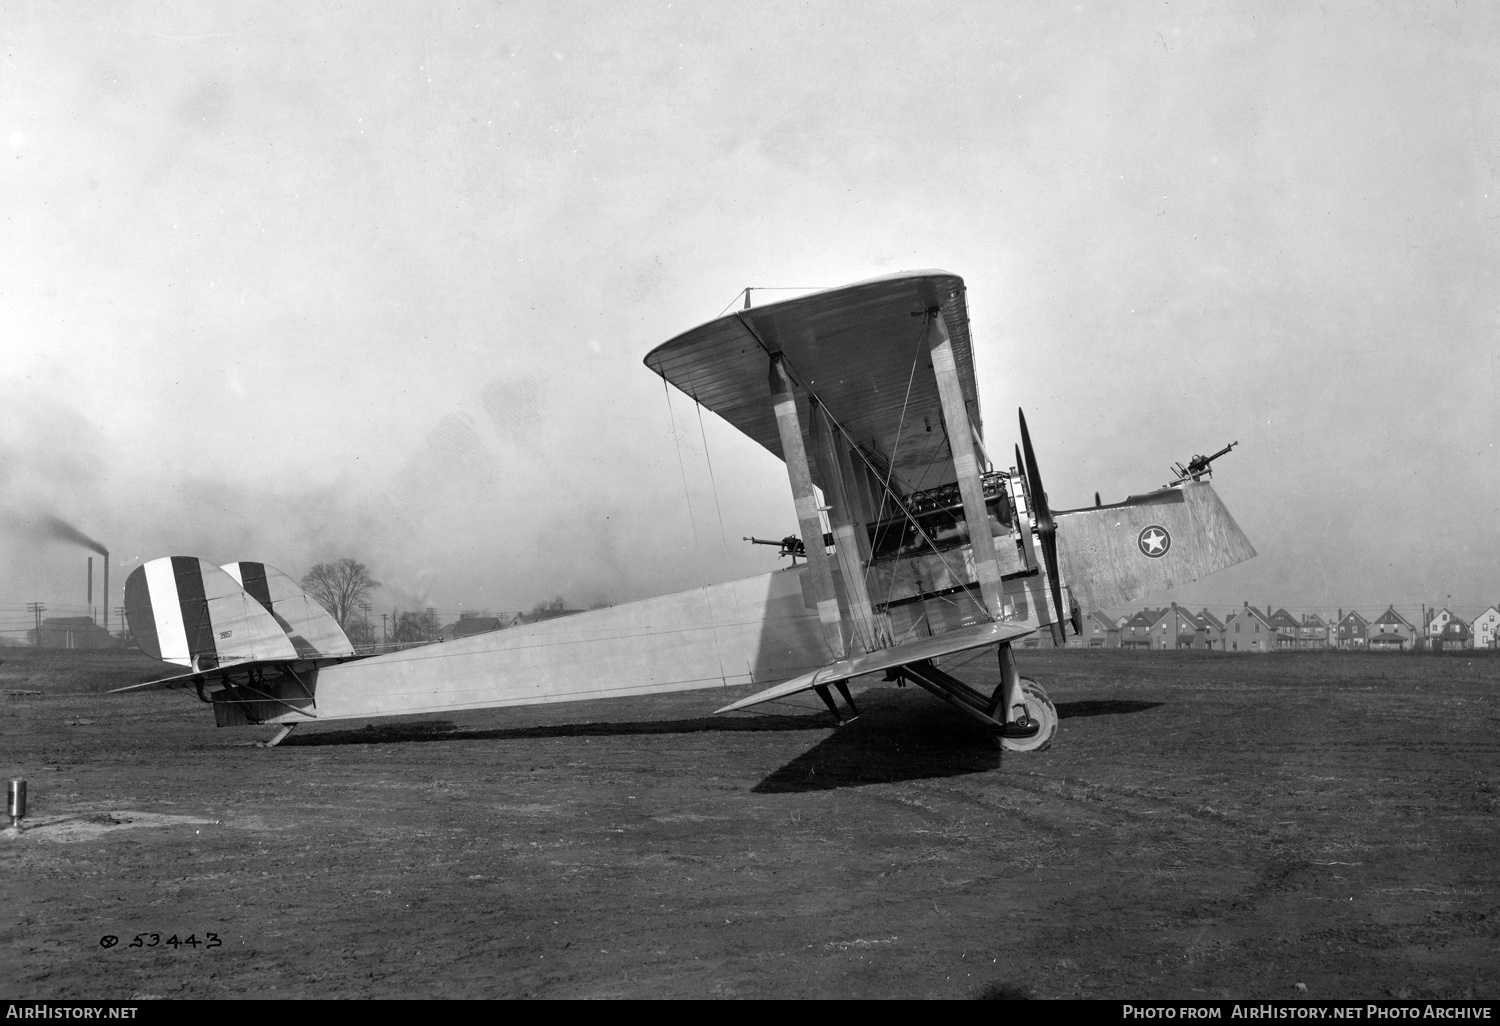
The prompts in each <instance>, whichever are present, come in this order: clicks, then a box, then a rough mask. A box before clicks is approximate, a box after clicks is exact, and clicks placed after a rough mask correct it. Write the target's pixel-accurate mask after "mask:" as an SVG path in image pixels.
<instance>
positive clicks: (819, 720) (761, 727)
mask: <svg viewBox="0 0 1500 1026" xmlns="http://www.w3.org/2000/svg"><path fill="white" fill-rule="evenodd" d="M829 723H830V717H829V716H828V715H827V714H826V713H823V714H819V713H811V714H808V715H805V716H782V715H770V716H766V715H761V716H744V717H732V718H731V717H717V716H699V717H696V718H694V719H690V720H641V721H636V722H623V723H610V722H598V723H556V724H539V725H537V726H534V727H494V728H478V729H470V728H466V727H463V726H460V725H458V724H456V723H453V722H452V721H451V720H423V721H421V722H418V723H372V724H369V725H368V726H365V727H361V728H358V729H355V730H330V731H320V732H318V733H316V734H294V735H292V736H291V737H289V738H287V740H285V741H283V742H282V743H281V747H282V748H315V747H318V746H321V745H383V744H411V743H413V742H423V741H523V740H527V739H534V738H554V737H631V736H639V735H644V734H696V733H703V732H717V733H726V734H727V733H741V732H745V731H752V732H753V731H788V730H827V729H828V727H829Z"/></svg>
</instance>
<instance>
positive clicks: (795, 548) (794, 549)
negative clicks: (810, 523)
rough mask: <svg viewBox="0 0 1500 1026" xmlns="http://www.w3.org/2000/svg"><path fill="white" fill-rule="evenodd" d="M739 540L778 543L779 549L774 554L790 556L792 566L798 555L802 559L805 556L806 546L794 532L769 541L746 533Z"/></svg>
mask: <svg viewBox="0 0 1500 1026" xmlns="http://www.w3.org/2000/svg"><path fill="white" fill-rule="evenodd" d="M741 540H742V541H747V542H749V543H750V544H751V545H779V546H781V551H780V552H778V553H776V554H777V555H778V556H791V557H792V565H793V566H796V565H797V557H798V556H801V557H802V558H804V559H806V558H807V546H806V545H803V544H802V539H801V538H798V537H797V536H796V535H795V534H789V535H787V536H786V537H785V538H783V539H781V541H771V540H769V539H766V538H753V537H751V536H749V535H746V536H745V537H744V538H742V539H741Z"/></svg>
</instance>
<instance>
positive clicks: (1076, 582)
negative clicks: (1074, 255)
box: [119, 271, 1255, 751]
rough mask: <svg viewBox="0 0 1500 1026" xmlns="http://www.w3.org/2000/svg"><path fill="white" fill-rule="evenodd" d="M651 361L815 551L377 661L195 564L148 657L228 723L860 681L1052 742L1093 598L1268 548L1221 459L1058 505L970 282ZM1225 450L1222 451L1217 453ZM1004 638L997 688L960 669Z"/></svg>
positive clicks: (712, 328) (745, 331)
mask: <svg viewBox="0 0 1500 1026" xmlns="http://www.w3.org/2000/svg"><path fill="white" fill-rule="evenodd" d="M645 362H646V366H647V367H649V368H650V369H651V370H652V371H654V372H655V373H657V374H659V375H661V377H662V378H664V379H665V380H666V381H667V382H668V383H670V384H671V385H672V386H675V387H676V388H678V389H679V390H681V391H682V392H684V393H685V394H687V395H688V396H689V397H691V398H692V399H693V400H694V401H695V402H697V403H699V404H701V405H702V406H704V407H706V408H708V409H709V410H711V411H712V412H714V413H717V414H718V415H719V416H721V417H722V418H724V419H725V420H727V421H728V422H729V423H730V424H732V425H734V426H735V427H736V428H738V429H739V430H741V431H743V432H744V433H745V434H747V435H749V436H750V437H751V438H753V439H754V440H755V441H757V442H759V443H760V444H761V445H763V446H764V447H765V448H766V449H768V450H770V451H771V452H772V453H774V454H775V455H776V456H777V457H778V458H780V459H781V460H783V461H784V462H785V464H786V469H787V477H788V479H789V481H790V484H791V491H792V499H793V503H794V506H795V510H796V516H797V524H798V528H799V535H797V536H793V537H790V538H788V539H786V540H785V541H784V543H783V552H784V553H786V554H796V555H805V557H806V558H805V561H804V562H801V563H798V562H797V561H796V559H795V558H794V559H793V560H792V565H791V566H788V567H783V568H782V569H780V570H777V571H775V572H772V573H768V574H762V575H760V576H757V577H751V578H747V579H744V580H738V581H731V582H728V583H723V584H715V585H709V586H704V587H699V588H694V589H692V590H689V591H684V592H681V593H678V594H675V595H667V596H664V597H661V598H654V599H647V600H644V601H639V602H631V603H628V604H625V605H619V606H613V607H609V608H605V609H596V610H591V611H589V612H584V613H578V614H575V615H572V616H568V617H563V618H558V619H554V620H549V621H544V622H540V623H533V624H527V625H524V626H518V627H512V628H509V629H506V630H501V631H495V632H492V633H488V634H479V635H474V636H471V637H466V638H463V639H460V640H454V641H449V642H446V643H443V644H435V645H429V646H425V647H420V648H411V649H406V650H404V651H398V652H390V653H386V654H382V655H373V656H358V655H356V654H355V653H354V651H353V649H352V647H351V646H350V645H349V643H348V640H347V639H346V638H345V637H344V635H343V633H342V631H340V630H339V629H338V625H337V624H336V623H334V622H333V620H332V618H331V617H329V616H328V615H327V614H326V613H324V612H323V610H322V609H321V608H320V607H318V606H317V604H316V603H315V602H313V601H312V600H311V599H309V598H308V597H307V596H305V595H303V594H302V592H301V591H300V590H299V589H297V587H296V585H295V584H293V583H292V582H291V580H290V579H289V578H287V577H286V575H284V574H281V573H279V572H277V571H275V570H273V569H272V568H269V567H265V566H263V565H262V564H258V563H238V564H230V566H229V567H227V568H224V569H220V568H218V567H215V566H213V565H212V564H210V563H207V562H205V561H202V560H198V559H195V558H191V557H182V556H172V557H167V558H164V559H158V560H154V561H152V562H150V563H147V564H145V565H143V566H141V567H139V568H137V569H136V570H135V571H134V572H133V573H132V574H131V575H130V578H129V580H128V581H127V583H126V594H125V603H126V611H127V615H128V617H129V621H130V625H131V629H132V630H133V631H134V633H135V636H136V638H137V641H138V643H139V644H140V647H141V648H142V650H143V651H146V652H147V653H149V654H151V655H154V656H157V657H159V658H162V659H165V660H167V661H171V662H176V663H179V664H181V665H183V666H187V667H189V672H186V673H183V674H180V675H177V676H172V677H168V678H165V679H163V680H158V681H154V682H150V683H146V684H139V685H135V686H134V687H131V688H121V689H119V690H121V691H135V690H141V689H145V688H180V689H184V690H189V691H194V692H196V693H197V694H198V697H200V698H201V699H203V700H204V701H207V702H210V703H212V705H213V709H214V713H215V718H216V720H217V722H218V724H219V725H220V726H229V725H240V724H278V725H280V726H281V727H282V730H281V731H280V733H278V734H277V736H276V738H275V740H274V741H272V742H271V743H273V744H274V743H275V742H276V741H279V740H281V739H282V738H283V737H285V736H286V734H287V733H288V732H290V730H291V729H292V728H293V727H295V726H296V725H297V724H299V723H303V722H306V721H310V720H318V721H322V720H340V719H350V718H368V717H375V716H401V715H411V714H426V713H441V712H454V711H459V710H465V709H483V708H494V707H503V706H512V705H528V704H536V703H545V702H572V701H580V700H585V699H596V698H618V697H622V696H629V695H650V694H658V693H663V692H670V691H684V690H690V689H696V688H738V687H742V686H745V685H752V684H758V685H762V686H763V690H760V691H758V692H756V693H754V694H751V695H749V696H748V697H743V698H739V699H738V700H736V701H734V702H732V703H730V704H728V705H725V706H724V707H723V708H722V709H720V710H718V711H719V712H721V713H727V712H731V711H734V710H739V709H746V708H749V707H752V706H755V705H759V704H761V703H765V702H772V701H776V700H779V699H783V698H786V697H787V696H789V695H793V694H796V693H799V692H805V691H812V692H814V693H816V694H817V695H818V696H819V697H820V698H821V699H822V701H823V702H824V703H826V704H827V706H828V708H829V709H830V711H832V712H833V713H834V715H835V716H837V717H839V718H840V721H841V722H842V721H843V715H842V713H841V712H840V708H839V705H838V702H837V700H836V699H835V697H834V692H837V693H838V695H839V696H840V697H842V699H843V701H844V703H845V705H847V706H848V708H849V710H850V711H851V712H855V714H856V715H857V711H856V710H855V705H854V701H853V699H852V697H851V694H850V692H849V689H848V684H849V682H850V681H851V680H854V679H855V678H860V677H868V676H870V675H881V676H882V677H883V678H884V679H885V680H887V681H896V682H898V683H910V684H914V685H916V686H918V687H921V688H924V689H926V690H927V691H930V692H931V693H932V694H934V695H936V696H937V697H938V698H940V699H942V700H944V701H946V702H948V703H950V704H951V705H953V706H954V707H955V708H957V709H959V710H961V711H962V712H963V713H965V714H966V715H968V716H971V717H973V718H974V719H975V720H977V721H979V722H980V723H982V724H983V725H984V726H985V727H987V728H988V729H990V730H991V731H992V733H993V735H994V736H995V737H996V738H997V740H998V741H999V743H1000V744H1001V745H1002V746H1003V747H1005V748H1008V749H1013V750H1021V751H1026V750H1037V749H1041V748H1045V747H1046V746H1047V745H1049V744H1050V743H1051V741H1052V739H1053V736H1054V734H1055V732H1056V730H1057V711H1056V709H1055V708H1054V706H1053V704H1052V701H1051V700H1050V699H1049V698H1048V696H1047V694H1046V692H1045V691H1044V690H1043V689H1042V688H1041V686H1040V685H1038V684H1037V683H1036V682H1035V681H1033V680H1030V679H1029V678H1026V677H1023V676H1021V675H1020V673H1019V670H1018V668H1017V663H1016V658H1015V655H1014V652H1013V647H1014V645H1015V644H1016V643H1017V642H1018V641H1020V640H1021V639H1023V638H1026V637H1028V636H1031V635H1034V634H1040V636H1042V637H1044V638H1050V639H1051V640H1052V642H1053V643H1054V644H1063V643H1064V642H1065V639H1066V638H1067V637H1068V636H1069V635H1076V634H1078V633H1079V632H1080V630H1081V621H1082V610H1083V609H1085V608H1102V607H1106V606H1111V605H1115V604H1118V603H1123V602H1128V601H1133V600H1136V599H1139V598H1141V597H1143V596H1146V595H1149V594H1151V593H1153V592H1157V591H1161V590H1164V589H1167V588H1170V587H1173V586H1174V585H1178V584H1183V583H1186V582H1188V581H1192V580H1195V579H1197V578H1199V577H1202V576H1204V575H1206V574H1210V573H1213V572H1215V571H1217V570H1221V569H1223V568H1225V567H1228V566H1232V565H1234V564H1236V563H1239V562H1241V561H1242V560H1245V559H1249V558H1250V557H1252V556H1254V555H1255V550H1254V549H1253V548H1251V546H1250V544H1249V542H1248V541H1247V540H1246V538H1245V536H1244V534H1243V533H1241V531H1240V529H1239V527H1238V526H1237V525H1236V524H1235V522H1234V519H1233V518H1232V517H1231V516H1230V515H1229V512H1228V511H1227V510H1226V509H1225V508H1224V506H1223V504H1222V503H1221V502H1220V500H1219V498H1218V496H1217V495H1216V494H1215V492H1214V490H1213V487H1212V486H1211V485H1210V484H1209V483H1208V480H1207V478H1208V477H1209V475H1210V471H1211V467H1210V466H1209V464H1210V463H1211V462H1212V458H1208V457H1197V458H1195V459H1194V460H1193V461H1192V462H1191V463H1190V464H1189V465H1188V466H1187V467H1179V469H1180V470H1181V471H1182V473H1181V475H1180V476H1179V478H1178V480H1176V481H1174V482H1172V483H1171V484H1170V485H1168V486H1164V487H1162V488H1159V489H1157V490H1155V491H1151V492H1148V493H1146V494H1142V495H1136V496H1131V497H1130V498H1128V499H1126V500H1125V501H1124V502H1119V503H1114V504H1112V505H1101V504H1100V503H1099V501H1098V497H1097V496H1096V497H1095V505H1094V506H1091V507H1086V508H1082V509H1074V510H1057V511H1054V510H1052V509H1051V507H1050V505H1049V503H1048V497H1047V492H1046V490H1045V488H1044V487H1043V485H1042V478H1041V473H1040V470H1039V468H1038V465H1037V458H1036V453H1035V451H1034V450H1033V447H1032V442H1031V437H1030V434H1029V432H1028V431H1027V427H1026V420H1025V416H1024V414H1023V415H1022V416H1021V420H1020V445H1019V446H1018V447H1017V448H1016V450H1015V463H1014V464H1013V465H1011V466H1009V467H1003V466H1001V465H999V464H998V463H997V462H996V453H995V452H994V451H993V450H992V449H990V448H988V447H986V444H985V440H984V430H983V427H984V425H983V421H982V419H981V417H980V411H979V399H978V395H977V392H976V387H975V376H974V362H973V355H972V341H971V338H970V334H969V316H968V308H967V305H966V296H965V288H964V283H963V279H961V278H960V277H958V276H957V275H954V274H949V273H946V272H942V271H917V272H909V273H903V274H896V275H890V276H887V277H883V278H876V279H872V280H869V281H863V282H859V283H856V284H853V285H848V286H845V287H842V288H835V289H829V290H826V291H822V292H816V293H812V294H809V295H804V296H801V297H798V298H795V299H790V300H786V301H783V302H776V303H768V304H765V305H761V306H757V307H754V308H750V307H749V306H748V299H747V307H746V308H745V309H742V310H737V311H734V312H733V313H729V314H727V315H724V316H721V317H719V318H717V319H715V320H712V321H709V322H708V323H706V324H703V325H701V326H699V327H697V328H694V329H693V330H691V331H688V332H685V333H683V334H681V335H678V336H677V337H676V338H673V339H671V340H670V341H668V342H665V343H663V344H662V345H660V346H658V347H656V348H655V349H653V350H652V351H651V352H650V353H648V354H647V355H646V358H645ZM1216 455H1221V454H1216ZM986 648H993V649H995V650H996V651H997V653H998V660H999V668H1000V671H1001V673H1000V684H999V686H998V687H997V688H996V689H995V691H994V693H992V694H985V693H983V692H982V691H980V690H978V689H976V688H973V687H971V686H970V685H968V684H966V683H965V682H964V681H962V680H960V679H958V678H957V677H954V676H953V675H952V674H950V673H948V672H946V671H945V670H944V669H943V668H942V665H943V662H944V660H947V659H950V657H953V656H956V655H958V654H960V653H971V652H974V651H975V650H979V649H986Z"/></svg>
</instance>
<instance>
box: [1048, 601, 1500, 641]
mask: <svg viewBox="0 0 1500 1026" xmlns="http://www.w3.org/2000/svg"><path fill="white" fill-rule="evenodd" d="M1425 620H1426V622H1425V623H1424V624H1423V626H1422V627H1420V628H1419V627H1418V626H1417V625H1416V624H1413V623H1412V622H1411V621H1410V620H1408V619H1407V618H1406V617H1404V616H1402V615H1401V614H1400V613H1398V612H1397V611H1396V608H1395V607H1394V606H1389V607H1387V608H1386V611H1385V612H1384V613H1382V614H1381V615H1380V616H1378V617H1376V618H1375V619H1374V620H1370V619H1367V618H1366V617H1364V616H1363V615H1361V614H1360V613H1358V612H1356V611H1354V610H1350V611H1349V612H1347V613H1346V612H1344V611H1343V610H1342V609H1341V610H1339V612H1338V616H1337V617H1336V618H1335V619H1333V620H1332V622H1330V621H1328V620H1325V619H1324V618H1323V617H1321V616H1319V615H1318V614H1317V613H1308V614H1306V615H1304V616H1303V617H1302V619H1301V620H1298V619H1297V618H1296V617H1294V616H1292V615H1291V614H1290V613H1288V612H1287V611H1286V610H1285V609H1278V610H1276V611H1275V612H1271V607H1270V606H1267V607H1266V609H1265V611H1262V610H1260V609H1257V608H1256V607H1255V606H1252V605H1251V604H1250V603H1249V602H1246V603H1245V604H1244V605H1243V606H1242V607H1241V608H1240V609H1236V610H1234V611H1233V612H1231V613H1229V614H1227V615H1226V616H1225V617H1224V618H1223V619H1220V618H1219V617H1217V616H1215V615H1214V614H1213V613H1211V612H1209V611H1208V610H1207V609H1201V610H1199V611H1198V612H1196V613H1194V612H1191V611H1190V610H1188V609H1187V608H1186V607H1185V606H1179V605H1177V604H1176V603H1175V602H1174V603H1172V605H1171V606H1168V607H1165V608H1162V609H1143V610H1141V611H1140V612H1138V613H1130V614H1126V615H1123V616H1115V617H1111V616H1108V615H1107V614H1105V613H1101V612H1093V613H1090V614H1089V615H1088V616H1086V617H1084V624H1083V626H1084V630H1083V634H1082V635H1081V636H1080V637H1079V638H1078V640H1077V642H1076V644H1077V645H1079V646H1080V647H1087V648H1136V649H1167V648H1171V649H1181V648H1197V649H1208V650H1213V651H1221V652H1272V651H1278V650H1280V651H1285V650H1288V649H1320V648H1341V649H1364V650H1367V651H1372V652H1376V651H1378V652H1403V651H1410V650H1413V649H1417V648H1428V649H1433V650H1442V649H1448V650H1452V649H1468V648H1495V647H1497V638H1500V607H1497V606H1490V607H1489V608H1488V609H1486V610H1485V611H1484V612H1482V613H1480V614H1479V615H1478V616H1477V617H1475V618H1474V620H1473V621H1472V622H1465V621H1464V620H1462V619H1460V618H1459V617H1457V616H1455V615H1454V614H1453V613H1451V612H1450V611H1449V610H1447V609H1442V610H1438V611H1435V612H1432V613H1429V614H1427V615H1426V617H1425Z"/></svg>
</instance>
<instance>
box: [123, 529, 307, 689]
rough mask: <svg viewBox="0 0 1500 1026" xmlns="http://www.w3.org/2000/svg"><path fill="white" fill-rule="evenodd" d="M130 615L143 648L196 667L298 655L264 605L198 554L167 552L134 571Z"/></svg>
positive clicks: (130, 580) (127, 585) (128, 604)
mask: <svg viewBox="0 0 1500 1026" xmlns="http://www.w3.org/2000/svg"><path fill="white" fill-rule="evenodd" d="M125 616H126V618H127V620H128V621H129V623H130V630H131V633H132V634H134V635H135V641H136V644H137V645H138V646H139V647H140V650H141V651H142V652H145V653H146V654H147V655H150V656H154V657H156V658H157V659H161V660H163V661H165V662H169V663H178V664H180V665H182V666H191V667H192V668H193V669H195V670H199V669H210V668H212V667H214V666H220V665H227V664H230V663H244V662H251V661H254V660H265V659H296V658H297V650H296V648H294V647H293V646H292V643H291V641H290V640H289V639H288V638H287V636H286V634H285V633H284V632H283V631H282V629H281V625H280V624H278V623H277V622H276V620H275V618H274V617H272V616H271V614H270V613H267V612H266V611H265V609H263V608H262V607H261V605H260V603H258V602H256V601H255V600H254V599H253V598H251V597H250V596H249V595H248V594H246V593H245V590H244V589H243V588H241V587H240V586H239V584H238V583H237V582H236V581H235V580H234V578H232V577H230V576H229V575H228V574H226V573H225V572H224V571H223V570H220V569H219V568H218V567H216V566H214V565H213V564H212V563H207V562H205V561H203V560H201V559H198V558H196V557H194V556H164V557H163V558H161V559H153V560H151V562H149V563H145V564H142V565H141V566H138V567H136V568H135V569H134V570H133V571H131V573H130V576H129V577H128V578H126V580H125Z"/></svg>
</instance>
